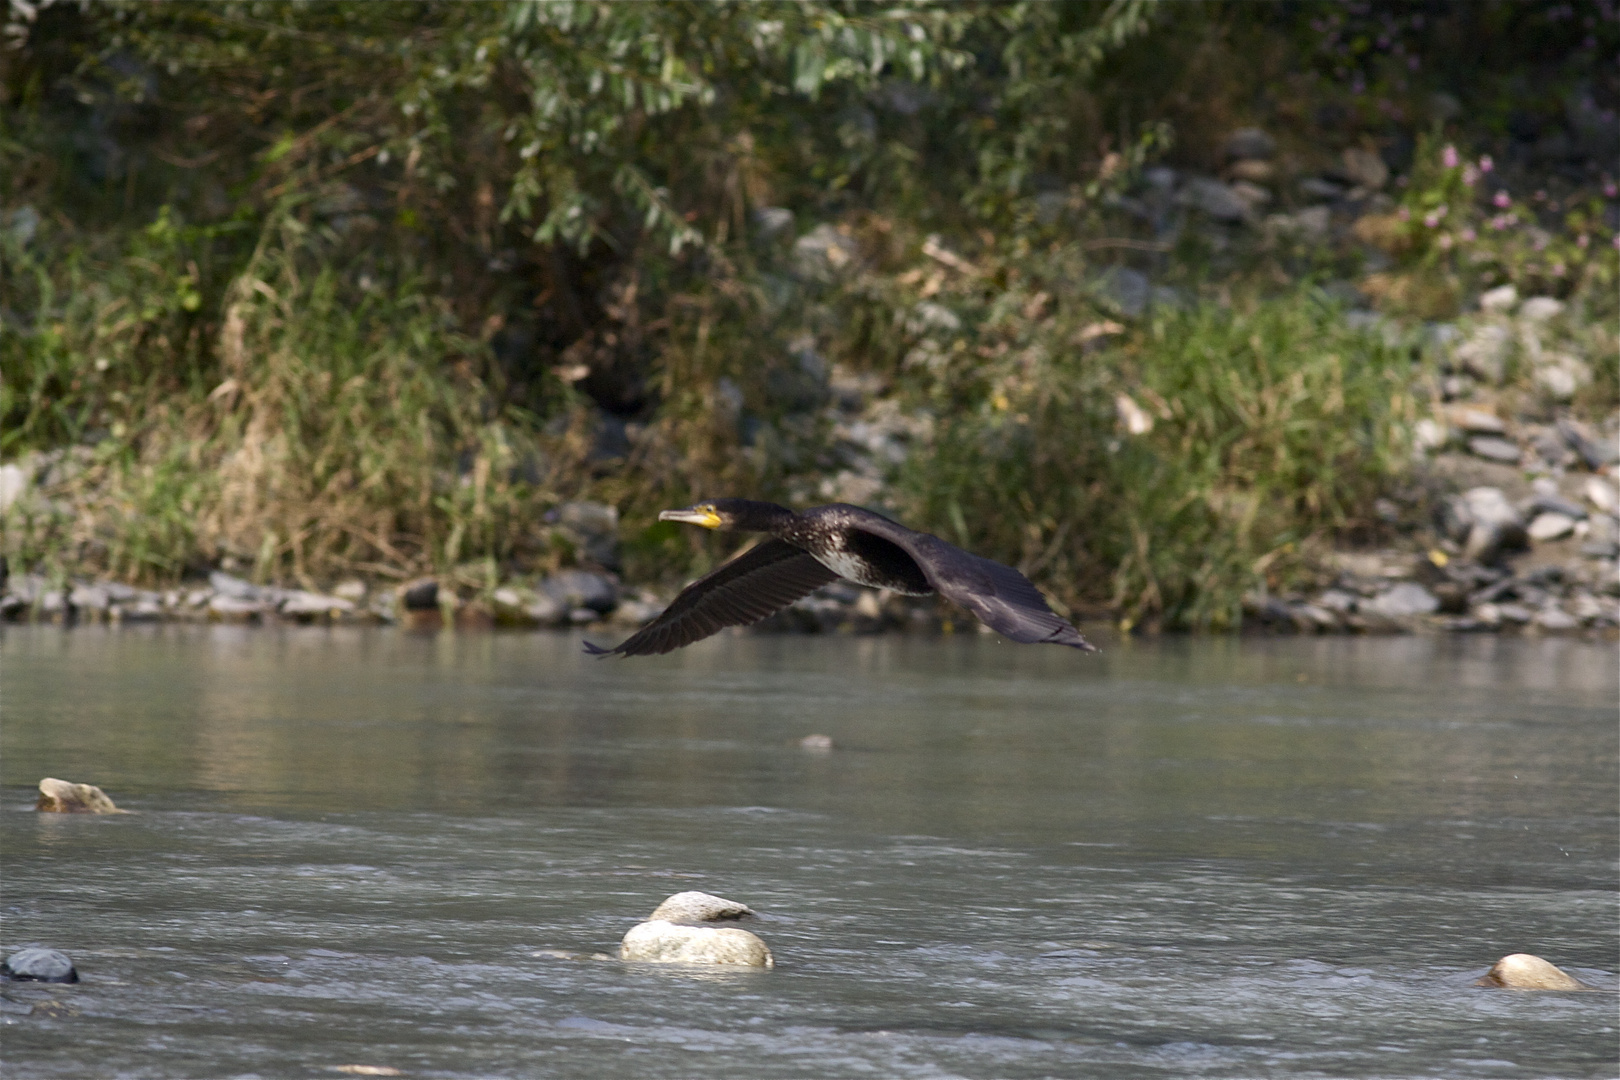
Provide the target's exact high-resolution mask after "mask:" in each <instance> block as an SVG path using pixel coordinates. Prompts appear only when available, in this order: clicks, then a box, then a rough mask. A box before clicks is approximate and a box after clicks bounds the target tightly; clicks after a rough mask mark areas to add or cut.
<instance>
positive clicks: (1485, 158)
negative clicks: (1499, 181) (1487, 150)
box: [1479, 154, 1496, 173]
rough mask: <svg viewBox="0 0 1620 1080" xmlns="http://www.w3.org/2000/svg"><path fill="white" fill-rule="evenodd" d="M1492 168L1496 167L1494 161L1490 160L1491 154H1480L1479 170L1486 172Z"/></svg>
mask: <svg viewBox="0 0 1620 1080" xmlns="http://www.w3.org/2000/svg"><path fill="white" fill-rule="evenodd" d="M1494 168H1496V162H1494V161H1492V160H1491V155H1489V154H1481V155H1480V157H1479V171H1480V172H1482V173H1488V172H1490V171H1491V170H1492V169H1494Z"/></svg>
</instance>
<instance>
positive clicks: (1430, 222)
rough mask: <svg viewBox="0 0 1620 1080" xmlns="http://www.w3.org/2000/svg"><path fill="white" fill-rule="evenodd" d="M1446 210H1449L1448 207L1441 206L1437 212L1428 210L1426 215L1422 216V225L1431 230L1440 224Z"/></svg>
mask: <svg viewBox="0 0 1620 1080" xmlns="http://www.w3.org/2000/svg"><path fill="white" fill-rule="evenodd" d="M1448 209H1450V207H1445V206H1442V207H1440V208H1439V209H1438V210H1430V211H1429V212H1428V213H1427V214H1424V215H1423V224H1425V225H1427V226H1428V227H1429V228H1431V229H1432V228H1434V227H1435V226H1436V225H1439V224H1440V219H1441V218H1443V217H1445V216H1446V211H1447V210H1448Z"/></svg>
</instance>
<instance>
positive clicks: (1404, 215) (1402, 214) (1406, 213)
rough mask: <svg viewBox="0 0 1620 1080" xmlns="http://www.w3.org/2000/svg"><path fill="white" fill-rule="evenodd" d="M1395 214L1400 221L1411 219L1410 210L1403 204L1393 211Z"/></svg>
mask: <svg viewBox="0 0 1620 1080" xmlns="http://www.w3.org/2000/svg"><path fill="white" fill-rule="evenodd" d="M1395 216H1396V217H1398V218H1400V219H1401V220H1402V221H1411V220H1412V211H1411V210H1409V209H1407V208H1406V207H1404V206H1403V207H1401V208H1400V209H1399V210H1397V211H1396V212H1395Z"/></svg>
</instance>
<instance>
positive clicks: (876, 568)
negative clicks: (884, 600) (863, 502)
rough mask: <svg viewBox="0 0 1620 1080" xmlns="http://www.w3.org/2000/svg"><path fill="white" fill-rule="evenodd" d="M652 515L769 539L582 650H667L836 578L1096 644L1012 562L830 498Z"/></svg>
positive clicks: (1005, 627)
mask: <svg viewBox="0 0 1620 1080" xmlns="http://www.w3.org/2000/svg"><path fill="white" fill-rule="evenodd" d="M658 516H659V519H660V520H664V521H685V522H690V523H692V524H695V525H703V526H705V527H707V528H711V529H718V528H725V529H743V530H748V531H752V532H764V533H769V534H770V535H771V539H769V540H766V541H764V542H763V543H761V544H759V545H758V546H756V547H752V548H750V549H748V550H747V551H745V552H743V553H742V554H741V555H739V556H737V557H736V558H735V559H732V560H731V561H730V562H728V563H726V564H725V565H724V566H721V567H720V568H719V569H717V570H715V571H713V572H712V573H709V574H707V575H705V576H704V577H701V578H699V579H698V580H697V581H694V582H693V583H692V584H690V585H688V586H687V587H686V588H685V589H684V590H683V591H682V592H681V594H680V595H679V596H677V597H676V598H675V602H674V603H672V604H670V605H669V608H668V609H667V610H665V612H664V613H663V614H662V615H660V616H658V618H656V619H654V620H653V621H652V622H650V623H648V624H647V625H646V626H644V627H642V629H641V630H640V631H638V632H637V633H635V634H632V635H631V636H630V637H629V638H627V639H626V640H625V641H623V642H621V643H620V644H619V645H618V646H617V647H615V648H612V649H603V648H600V647H598V646H596V645H592V644H591V643H589V642H586V644H585V649H586V651H587V652H590V653H592V654H595V655H599V656H606V655H609V654H614V653H617V654H619V655H621V656H645V655H649V654H656V653H666V652H669V651H671V650H673V649H678V648H680V647H681V646H683V645H690V644H692V643H693V642H694V641H701V640H703V639H704V638H706V637H708V636H709V635H711V634H714V633H716V632H718V631H720V630H722V629H724V628H725V627H727V626H745V625H747V624H749V623H754V622H758V621H759V620H760V619H763V618H765V617H766V616H767V615H770V614H772V613H774V612H777V611H780V610H781V609H782V608H784V607H787V606H788V605H789V604H791V603H793V602H794V601H795V600H797V599H799V598H800V597H802V596H805V595H807V594H809V593H811V592H814V591H815V590H816V589H818V588H820V587H821V586H823V585H826V584H827V583H829V582H832V581H836V580H837V579H839V578H844V579H846V580H848V581H853V582H855V583H856V584H857V585H868V586H871V587H873V588H879V589H893V590H894V591H896V592H901V593H906V594H909V595H912V596H927V595H929V594H930V593H938V594H939V595H941V596H943V597H945V598H946V599H947V600H951V601H954V602H955V603H957V604H960V605H961V606H962V607H965V608H967V609H968V610H969V611H971V612H973V614H974V615H975V616H977V617H978V619H979V621H980V622H982V623H984V624H985V625H986V626H988V627H990V628H991V629H992V630H995V631H996V632H997V633H1000V634H1002V635H1004V636H1005V637H1009V638H1011V639H1012V640H1014V641H1020V642H1041V643H1050V644H1054V645H1068V646H1070V647H1071V648H1076V649H1082V650H1085V651H1087V652H1095V651H1096V648H1095V646H1093V645H1092V644H1091V643H1089V642H1088V641H1086V639H1085V638H1083V637H1081V636H1080V632H1079V631H1078V630H1076V629H1075V628H1074V627H1073V626H1071V625H1070V624H1069V622H1068V621H1067V620H1066V619H1064V618H1062V617H1061V616H1059V615H1058V614H1057V613H1056V612H1054V611H1053V610H1052V609H1051V608H1050V607H1048V606H1047V603H1046V599H1045V598H1044V597H1043V596H1041V594H1040V591H1039V590H1038V589H1036V588H1035V586H1034V585H1032V584H1031V583H1030V581H1029V579H1028V578H1026V577H1025V576H1024V575H1023V574H1020V573H1019V572H1018V571H1017V570H1014V569H1013V568H1012V567H1010V566H1003V565H1001V564H1000V563H998V562H992V561H991V560H989V559H985V558H981V557H980V556H978V555H974V554H973V553H971V552H967V551H963V550H962V549H961V548H959V547H957V546H955V545H954V544H948V543H946V542H945V541H943V540H941V539H940V538H939V537H937V536H931V535H929V534H928V533H922V532H917V531H915V530H913V529H908V528H906V527H905V526H904V525H900V524H898V523H896V522H893V521H890V520H889V519H888V518H886V517H884V516H883V515H881V514H874V513H873V512H872V511H870V510H863V509H861V508H860V507H858V506H848V505H846V504H844V503H834V504H833V505H831V506H817V507H814V508H812V509H810V510H806V511H804V512H803V513H799V514H795V513H794V512H793V511H791V510H789V509H787V508H786V507H782V506H777V505H775V504H774V503H763V502H751V501H749V500H747V499H715V500H713V501H712V502H705V503H698V504H697V505H696V506H693V507H690V508H689V509H686V510H666V511H664V512H663V513H662V514H660V515H658Z"/></svg>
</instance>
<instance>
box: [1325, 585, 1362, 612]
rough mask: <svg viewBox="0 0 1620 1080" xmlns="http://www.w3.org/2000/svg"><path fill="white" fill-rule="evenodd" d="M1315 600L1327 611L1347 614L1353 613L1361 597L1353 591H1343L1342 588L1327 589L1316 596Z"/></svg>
mask: <svg viewBox="0 0 1620 1080" xmlns="http://www.w3.org/2000/svg"><path fill="white" fill-rule="evenodd" d="M1316 602H1317V603H1318V604H1319V605H1321V606H1322V607H1325V608H1327V609H1328V610H1329V611H1336V612H1338V613H1339V614H1340V615H1349V614H1352V613H1354V611H1355V610H1356V608H1357V606H1359V605H1360V603H1361V598H1360V597H1359V596H1356V595H1355V594H1354V593H1348V592H1345V591H1344V590H1343V589H1329V590H1328V591H1327V592H1325V593H1323V594H1322V595H1321V596H1318V597H1317V598H1316Z"/></svg>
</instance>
